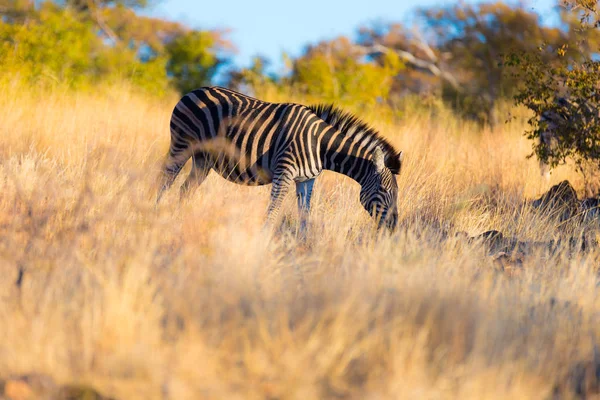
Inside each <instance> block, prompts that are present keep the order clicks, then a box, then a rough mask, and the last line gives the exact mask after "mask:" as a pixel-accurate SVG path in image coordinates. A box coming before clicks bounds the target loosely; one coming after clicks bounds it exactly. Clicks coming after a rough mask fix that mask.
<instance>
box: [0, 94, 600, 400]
mask: <svg viewBox="0 0 600 400" xmlns="http://www.w3.org/2000/svg"><path fill="white" fill-rule="evenodd" d="M1 93H2V94H1V95H0V120H1V121H3V122H2V124H0V137H1V140H0V271H1V273H2V276H3V279H2V280H1V281H0V320H1V321H3V322H2V324H1V325H0V378H1V377H6V376H11V375H16V374H21V373H32V372H36V373H44V374H48V375H50V376H52V377H53V378H54V379H55V380H56V381H58V382H62V383H77V382H83V383H86V384H89V385H92V386H93V387H95V388H97V389H98V390H100V391H101V392H103V393H106V394H110V395H112V396H115V397H116V398H120V399H133V398H139V399H164V398H170V399H186V398H189V399H199V398H226V399H235V398H239V399H248V398H249V399H252V398H256V399H264V398H273V399H274V398H278V399H311V398H356V399H384V398H385V399H387V398H394V399H396V398H407V399H412V398H436V399H438V398H464V399H469V398H471V399H488V398H549V397H550V396H551V395H552V394H553V393H559V394H560V393H564V394H565V395H566V396H567V398H569V396H571V397H572V396H575V395H576V387H577V384H579V385H580V386H582V387H583V389H582V390H584V391H588V392H590V393H591V390H592V389H590V388H591V387H592V384H593V383H594V381H593V374H594V371H593V368H594V366H593V362H594V351H596V352H597V351H598V350H597V348H596V350H595V348H594V346H597V345H598V338H599V337H600V321H599V320H598V315H600V314H599V312H600V300H599V299H598V289H597V285H598V266H599V259H600V257H599V256H600V252H599V251H598V250H597V249H594V250H592V251H591V252H589V253H586V254H576V255H572V256H571V255H569V254H568V252H557V253H554V254H549V253H547V252H543V251H540V252H537V253H535V254H533V255H530V256H528V257H525V258H524V260H523V268H522V271H521V272H520V273H519V274H517V275H507V274H503V273H502V272H501V271H500V269H499V268H498V265H497V264H496V263H494V261H493V259H492V257H490V256H488V255H487V254H486V252H485V250H484V249H483V248H481V247H480V246H478V245H476V244H472V243H468V242H467V241H465V240H463V239H461V238H462V237H461V236H460V235H456V234H457V233H458V232H467V233H468V234H469V235H477V234H479V233H481V232H483V231H486V230H490V229H496V230H500V231H502V232H504V233H505V234H506V235H508V236H516V237H518V238H519V239H521V240H536V241H546V240H551V239H554V238H557V237H559V236H560V235H561V234H565V233H568V232H572V233H581V231H582V230H583V229H584V228H585V229H587V230H588V231H590V230H591V234H594V232H596V233H595V234H596V235H597V232H598V230H597V226H598V225H597V223H596V225H595V227H594V226H583V225H578V224H575V223H570V224H566V225H565V224H560V223H559V222H558V221H556V220H553V219H552V218H549V217H548V216H547V215H540V213H537V212H535V211H534V210H532V209H531V208H530V207H528V206H526V205H524V202H525V200H526V199H531V198H534V197H536V196H539V195H540V194H541V193H543V192H544V191H545V190H546V189H547V188H548V184H547V183H546V182H544V181H543V180H542V179H541V178H540V174H539V170H538V166H537V163H536V162H535V161H534V160H528V159H526V157H525V156H526V155H527V154H528V153H529V152H530V143H528V142H527V141H526V140H525V139H523V138H522V137H521V132H522V131H523V130H524V128H525V125H524V117H523V116H521V117H519V118H517V119H514V120H511V122H510V123H507V124H505V125H502V126H500V127H499V128H497V129H496V130H495V131H490V130H489V129H483V130H481V129H480V128H479V127H477V126H476V125H475V124H472V123H467V122H464V121H460V120H459V119H456V118H454V117H453V116H452V114H451V112H450V111H449V110H445V109H440V110H441V111H438V112H436V113H429V112H426V111H423V110H418V109H417V105H412V106H411V107H412V108H411V107H408V108H406V109H405V110H403V112H402V113H401V115H402V118H401V119H400V120H398V121H395V122H391V119H390V118H389V115H391V114H390V113H389V112H388V111H386V110H381V113H379V112H378V110H377V109H373V110H365V112H364V118H365V119H366V120H367V121H369V122H370V123H372V124H373V125H374V126H375V127H377V128H378V129H379V130H381V132H382V134H383V135H385V136H386V137H387V138H389V139H390V141H391V142H392V143H394V145H396V146H397V148H398V149H402V150H403V151H404V152H405V164H404V166H403V171H402V174H401V175H400V177H399V178H398V184H399V188H400V198H399V210H400V225H401V228H400V229H399V231H398V233H396V234H394V235H392V236H378V235H377V233H376V232H375V231H374V229H373V223H372V221H371V220H370V219H369V217H368V215H367V214H366V212H365V211H364V210H363V209H362V207H361V206H360V204H359V201H358V191H359V187H358V185H357V184H356V183H354V182H353V181H350V180H349V179H347V178H345V177H342V176H339V175H335V174H333V173H324V174H323V176H322V177H321V178H319V180H318V181H317V184H316V186H315V188H316V193H315V196H314V198H313V204H314V209H313V213H312V215H311V220H310V222H311V223H310V228H309V232H308V237H307V238H306V240H302V241H300V240H298V239H297V237H296V234H295V232H296V226H297V221H296V210H295V201H294V199H293V196H290V198H289V199H288V201H287V203H286V205H285V213H284V214H285V215H284V221H283V223H282V227H281V229H279V230H278V232H277V233H276V234H275V235H273V236H272V237H269V236H268V235H266V234H265V232H263V231H262V230H261V228H262V224H263V222H264V218H265V213H266V207H267V201H268V197H269V196H268V193H269V187H260V188H256V187H243V186H238V185H235V184H232V183H229V182H226V181H225V180H223V179H221V178H220V177H218V176H216V175H214V174H213V175H211V176H210V177H209V179H208V180H207V181H206V183H205V184H203V185H202V186H201V187H200V188H199V189H198V190H197V191H196V192H195V194H194V195H193V196H191V198H190V199H189V200H188V201H185V202H183V203H179V202H178V195H179V193H178V190H176V188H174V189H173V190H171V191H170V192H169V193H168V194H167V196H166V197H165V200H164V201H163V202H162V203H161V204H159V206H158V207H156V208H155V206H154V202H153V199H154V190H155V183H156V180H157V177H158V172H159V168H160V165H161V162H162V161H163V157H164V155H165V154H166V151H167V148H168V140H169V134H168V120H169V117H170V112H171V110H172V107H173V105H174V103H175V102H176V98H175V97H174V98H172V99H167V100H153V99H147V98H143V97H140V96H137V95H135V94H134V93H132V92H130V91H129V90H127V89H124V88H119V87H113V88H106V89H105V90H103V91H102V92H101V93H94V92H87V93H79V94H74V93H67V92H60V91H55V92H52V93H43V92H37V91H35V90H27V89H23V88H19V90H10V91H8V90H2V92H1ZM265 96H266V97H268V98H271V99H277V100H280V101H281V100H283V99H282V98H281V97H282V95H281V94H268V93H267V94H266V95H265ZM294 100H296V101H299V100H301V99H294ZM413 109H414V110H413ZM516 114H517V115H519V113H516ZM379 115H385V116H386V117H385V118H379ZM183 175H185V171H184V173H183V174H182V177H181V178H180V179H179V180H178V181H177V184H179V183H181V181H182V179H183ZM563 179H569V180H570V181H571V183H572V184H573V185H574V186H575V187H576V188H579V187H581V179H580V178H579V177H578V176H577V175H576V174H575V173H574V172H572V170H570V169H569V168H567V167H563V168H562V169H559V170H557V171H555V172H554V174H553V178H552V181H553V182H552V183H556V182H559V181H561V180H563ZM177 184H176V186H177ZM594 229H596V230H595V231H594ZM588 234H590V232H588ZM17 283H18V284H17ZM597 357H598V356H597ZM581 370H582V371H584V374H583V375H582V376H583V378H582V377H581V376H580V375H581V374H580V375H577V371H581ZM586 374H587V375H586ZM586 379H587V380H586ZM596 384H597V383H596ZM586 385H587V386H586Z"/></svg>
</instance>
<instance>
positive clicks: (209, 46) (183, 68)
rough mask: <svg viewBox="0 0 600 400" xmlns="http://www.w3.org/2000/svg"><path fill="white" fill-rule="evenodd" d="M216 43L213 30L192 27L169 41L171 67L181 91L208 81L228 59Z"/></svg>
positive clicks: (176, 84)
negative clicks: (222, 56) (221, 55)
mask: <svg viewBox="0 0 600 400" xmlns="http://www.w3.org/2000/svg"><path fill="white" fill-rule="evenodd" d="M215 43H216V38H215V37H214V36H213V35H212V34H211V32H204V31H191V32H187V33H184V34H182V35H180V36H177V37H176V38H175V39H174V40H172V41H171V42H169V43H168V44H167V45H166V53H167V55H168V57H169V62H168V64H167V70H168V72H169V74H170V76H171V77H172V78H173V82H174V85H175V87H176V88H177V89H178V90H179V91H180V92H181V93H187V92H189V91H190V90H193V89H197V88H199V87H202V86H206V85H208V84H209V83H210V81H211V80H212V78H213V77H214V76H215V74H216V73H217V71H218V69H219V68H220V67H221V66H222V65H223V64H224V63H225V62H226V60H225V59H223V58H219V57H218V56H217V54H216V52H215V51H214V48H215Z"/></svg>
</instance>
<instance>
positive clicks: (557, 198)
mask: <svg viewBox="0 0 600 400" xmlns="http://www.w3.org/2000/svg"><path fill="white" fill-rule="evenodd" d="M531 205H532V206H533V207H534V208H538V209H541V210H544V211H546V212H548V213H549V214H551V215H555V216H558V218H559V219H560V221H565V220H567V219H569V218H572V217H574V216H575V215H577V212H578V209H579V199H578V198H577V193H576V192H575V189H573V186H571V184H570V183H569V181H562V182H560V183H559V184H557V185H554V186H552V187H551V188H550V190H548V191H547V192H546V193H544V194H543V195H542V197H540V198H539V199H537V200H534V201H533V202H532V203H531Z"/></svg>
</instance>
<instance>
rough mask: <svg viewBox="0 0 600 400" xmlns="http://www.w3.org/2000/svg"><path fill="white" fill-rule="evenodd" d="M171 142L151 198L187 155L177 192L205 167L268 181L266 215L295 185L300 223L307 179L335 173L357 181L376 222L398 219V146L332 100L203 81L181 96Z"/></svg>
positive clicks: (250, 181)
mask: <svg viewBox="0 0 600 400" xmlns="http://www.w3.org/2000/svg"><path fill="white" fill-rule="evenodd" d="M170 128H171V146H170V149H169V154H168V157H167V161H166V163H165V167H164V175H163V180H162V182H161V187H160V190H159V194H158V198H157V201H158V199H160V197H161V196H162V194H163V192H164V191H165V190H166V189H168V188H169V187H170V186H171V185H172V184H173V181H174V180H175V178H176V177H177V174H178V173H179V172H180V171H181V169H182V167H183V166H184V165H185V163H186V162H187V160H189V159H190V158H192V159H193V166H192V170H191V172H190V175H189V176H188V177H187V179H186V181H185V183H184V184H183V185H182V187H181V194H182V196H184V195H186V194H187V193H189V192H190V190H191V189H193V188H194V187H197V186H198V185H199V184H201V183H202V181H203V180H204V179H205V178H206V176H207V175H208V173H209V172H210V170H211V169H212V170H214V171H216V172H217V173H218V174H220V175H221V176H222V177H224V178H226V179H228V180H230V181H232V182H236V183H239V184H244V185H265V184H269V183H272V184H273V187H272V190H271V203H270V205H269V211H268V216H269V221H273V220H274V219H275V218H276V217H277V214H278V211H279V208H280V205H281V203H282V201H283V198H284V196H285V194H286V193H287V192H288V190H289V188H290V186H291V185H292V183H295V184H296V194H297V196H298V207H299V210H300V213H301V216H302V221H303V224H304V223H305V217H306V215H307V212H308V210H309V208H310V198H311V194H312V188H313V184H314V179H315V178H316V177H317V176H318V175H319V174H320V173H321V171H323V170H324V169H326V170H332V171H335V172H339V173H342V174H344V175H347V176H349V177H351V178H352V179H354V180H356V181H357V182H358V183H360V184H361V187H362V189H361V194H360V201H361V203H362V204H363V206H364V207H365V208H366V209H367V210H368V211H369V212H370V213H371V214H372V215H373V216H374V217H375V218H377V219H378V220H379V222H380V225H381V224H383V223H386V224H387V225H388V226H389V227H394V226H395V225H396V222H397V214H398V212H397V208H396V202H397V196H398V187H397V184H396V180H395V177H394V175H397V174H399V173H400V169H401V162H402V152H399V153H398V152H396V151H395V150H394V148H393V147H392V146H391V145H390V144H389V143H388V142H387V141H386V140H385V139H383V138H382V137H380V136H379V135H378V134H377V132H376V131H375V130H373V129H372V128H370V127H369V126H367V125H366V124H364V123H363V122H361V121H360V120H358V119H357V118H356V117H354V116H353V115H351V114H348V113H344V112H343V111H341V110H339V109H337V108H335V107H333V106H321V105H320V106H311V107H307V106H304V105H300V104H292V103H268V102H264V101H261V100H258V99H255V98H252V97H249V96H246V95H243V94H241V93H238V92H235V91H232V90H229V89H225V88H220V87H205V88H201V89H198V90H194V91H193V92H190V93H188V94H186V95H185V96H184V97H183V98H182V99H181V100H180V101H179V102H178V103H177V105H176V106H175V109H174V110H173V114H172V117H171V123H170Z"/></svg>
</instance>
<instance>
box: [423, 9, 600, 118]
mask: <svg viewBox="0 0 600 400" xmlns="http://www.w3.org/2000/svg"><path fill="white" fill-rule="evenodd" d="M421 15H422V17H423V18H424V22H425V26H426V27H427V28H428V30H429V31H430V32H431V33H432V35H433V38H432V40H433V42H434V43H435V44H436V45H437V47H438V48H439V49H440V51H441V52H443V53H445V54H448V55H449V56H448V64H449V66H450V67H451V68H452V69H453V70H454V71H455V75H456V76H458V77H459V80H460V83H461V87H462V89H463V90H462V92H460V91H456V90H455V88H452V87H449V86H448V85H445V86H444V88H443V89H444V90H443V95H444V97H445V98H446V99H448V100H453V101H454V102H455V103H456V104H457V105H459V106H460V108H462V109H464V110H466V111H467V112H468V113H470V114H472V115H473V116H475V117H477V118H479V119H484V120H486V121H487V122H488V123H490V124H492V125H494V124H495V123H496V122H497V116H496V115H495V110H496V107H495V105H496V103H497V101H498V100H499V99H503V98H504V99H510V98H512V96H513V95H514V88H515V87H516V84H517V82H516V80H515V75H514V74H511V73H509V72H510V71H507V68H506V67H507V66H506V65H505V64H503V63H502V61H503V59H504V57H505V56H506V55H508V54H511V53H532V52H535V51H537V49H538V48H539V46H540V44H542V43H545V44H546V46H545V47H544V51H543V52H540V53H538V54H539V57H540V59H541V60H542V61H543V62H544V63H546V64H547V65H552V64H553V63H556V62H557V54H556V51H555V50H556V49H559V48H562V49H564V51H565V54H564V57H566V58H569V59H578V60H581V59H583V58H585V56H586V54H587V53H588V52H589V48H582V47H577V46H572V45H571V44H573V43H575V42H577V41H578V40H580V36H581V33H580V32H578V31H577V30H576V29H574V28H575V27H574V26H573V23H572V22H573V21H571V20H569V19H568V16H566V15H564V14H561V17H562V26H557V27H545V26H542V25H541V23H540V19H539V16H538V15H537V14H535V13H533V12H531V11H528V10H526V9H525V8H523V7H521V6H518V7H514V6H511V5H508V4H506V3H503V2H496V3H483V4H477V5H465V4H460V5H456V6H452V7H446V8H433V9H427V10H423V11H422V12H421ZM587 40H588V43H589V44H590V46H593V45H596V46H597V45H598V44H599V43H600V40H599V37H598V36H597V35H588V37H587Z"/></svg>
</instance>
